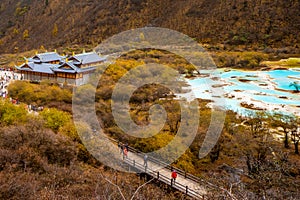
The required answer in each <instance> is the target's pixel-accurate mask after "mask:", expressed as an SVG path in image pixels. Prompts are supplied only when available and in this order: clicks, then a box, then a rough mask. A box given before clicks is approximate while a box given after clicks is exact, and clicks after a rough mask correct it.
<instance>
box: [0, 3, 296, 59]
mask: <svg viewBox="0 0 300 200" xmlns="http://www.w3.org/2000/svg"><path fill="white" fill-rule="evenodd" d="M299 9H300V3H299V0H288V1H286V0H276V1H272V0H234V1H232V0H217V1H211V0H186V1H172V0H165V1H160V0H146V1H141V0H126V1H125V0H101V1H100V0H98V1H86V0H76V1H74V0H66V1H62V0H42V1H41V0H2V1H1V3H0V19H1V20H0V27H1V28H0V53H3V52H14V51H19V52H23V51H25V50H30V49H33V48H35V49H38V48H40V47H41V46H42V45H43V46H45V47H46V48H48V49H49V48H58V47H61V46H72V45H82V46H84V45H86V46H87V47H94V46H96V45H97V44H98V43H99V42H101V41H102V40H103V39H106V38H108V37H110V36H112V35H114V34H117V33H119V32H121V31H125V30H129V29H132V28H138V27H145V26H158V27H165V28H170V29H174V30H177V31H180V32H183V33H185V34H187V35H189V36H190V37H193V38H196V40H198V41H199V42H201V43H209V44H210V45H211V46H210V47H211V48H213V49H229V50H230V49H232V48H233V47H236V46H240V45H241V47H242V48H245V49H248V48H251V49H253V50H257V49H261V50H264V49H266V48H267V47H268V49H267V50H270V47H271V48H273V49H276V50H278V51H283V52H289V53H296V52H298V53H299V43H300V35H299V34H298V33H299V30H300V17H299ZM239 48H240V47H239Z"/></svg>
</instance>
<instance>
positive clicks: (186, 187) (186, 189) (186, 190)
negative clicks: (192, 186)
mask: <svg viewBox="0 0 300 200" xmlns="http://www.w3.org/2000/svg"><path fill="white" fill-rule="evenodd" d="M188 190H189V187H188V186H185V194H188Z"/></svg>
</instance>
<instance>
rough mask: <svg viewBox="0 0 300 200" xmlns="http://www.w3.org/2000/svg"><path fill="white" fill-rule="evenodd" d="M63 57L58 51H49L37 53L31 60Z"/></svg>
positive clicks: (51, 59)
mask: <svg viewBox="0 0 300 200" xmlns="http://www.w3.org/2000/svg"><path fill="white" fill-rule="evenodd" d="M62 58H63V57H62V56H60V55H58V54H57V53H56V52H47V53H41V54H37V55H35V56H34V57H33V58H32V59H31V61H34V62H38V61H40V62H51V61H58V60H61V59H62Z"/></svg>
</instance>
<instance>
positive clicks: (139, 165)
mask: <svg viewBox="0 0 300 200" xmlns="http://www.w3.org/2000/svg"><path fill="white" fill-rule="evenodd" d="M109 139H110V140H111V141H112V142H113V143H115V144H118V141H116V140H114V139H112V138H109ZM127 148H128V151H129V152H131V153H133V154H135V155H136V156H139V158H140V159H139V160H142V162H143V157H144V155H145V153H143V152H141V151H139V150H137V149H134V148H132V147H130V146H128V147H127ZM147 161H148V162H152V163H155V164H156V165H158V166H161V167H164V169H168V170H170V172H171V171H173V170H176V172H177V174H179V175H181V176H182V177H184V178H185V179H188V180H191V181H193V182H195V183H196V184H199V186H200V184H201V183H203V180H202V179H201V178H199V177H196V176H194V175H192V174H189V173H187V172H185V171H183V170H181V169H179V168H176V167H173V166H170V165H168V164H167V163H164V162H163V161H161V160H158V159H156V158H154V157H151V156H148V158H147ZM124 162H126V163H127V164H128V165H129V166H131V167H134V168H135V169H137V170H139V171H141V172H144V173H147V174H148V175H150V176H152V177H153V178H156V179H157V180H159V181H161V182H164V183H166V184H168V185H170V186H171V187H173V188H175V189H177V190H179V191H181V192H183V193H185V194H187V195H189V196H191V197H194V198H197V199H199V198H204V197H203V194H200V193H199V192H198V191H195V190H194V189H193V188H189V187H188V186H187V185H183V184H181V183H179V182H178V181H176V183H174V182H173V180H172V179H171V177H170V176H168V177H167V176H165V175H163V174H161V173H160V172H159V171H156V170H153V169H152V168H150V167H149V165H148V166H145V165H144V163H141V161H138V160H135V159H131V158H130V157H124Z"/></svg>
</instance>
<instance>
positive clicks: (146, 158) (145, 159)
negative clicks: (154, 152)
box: [144, 154, 148, 167]
mask: <svg viewBox="0 0 300 200" xmlns="http://www.w3.org/2000/svg"><path fill="white" fill-rule="evenodd" d="M144 166H145V167H148V155H147V154H145V155H144Z"/></svg>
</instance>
